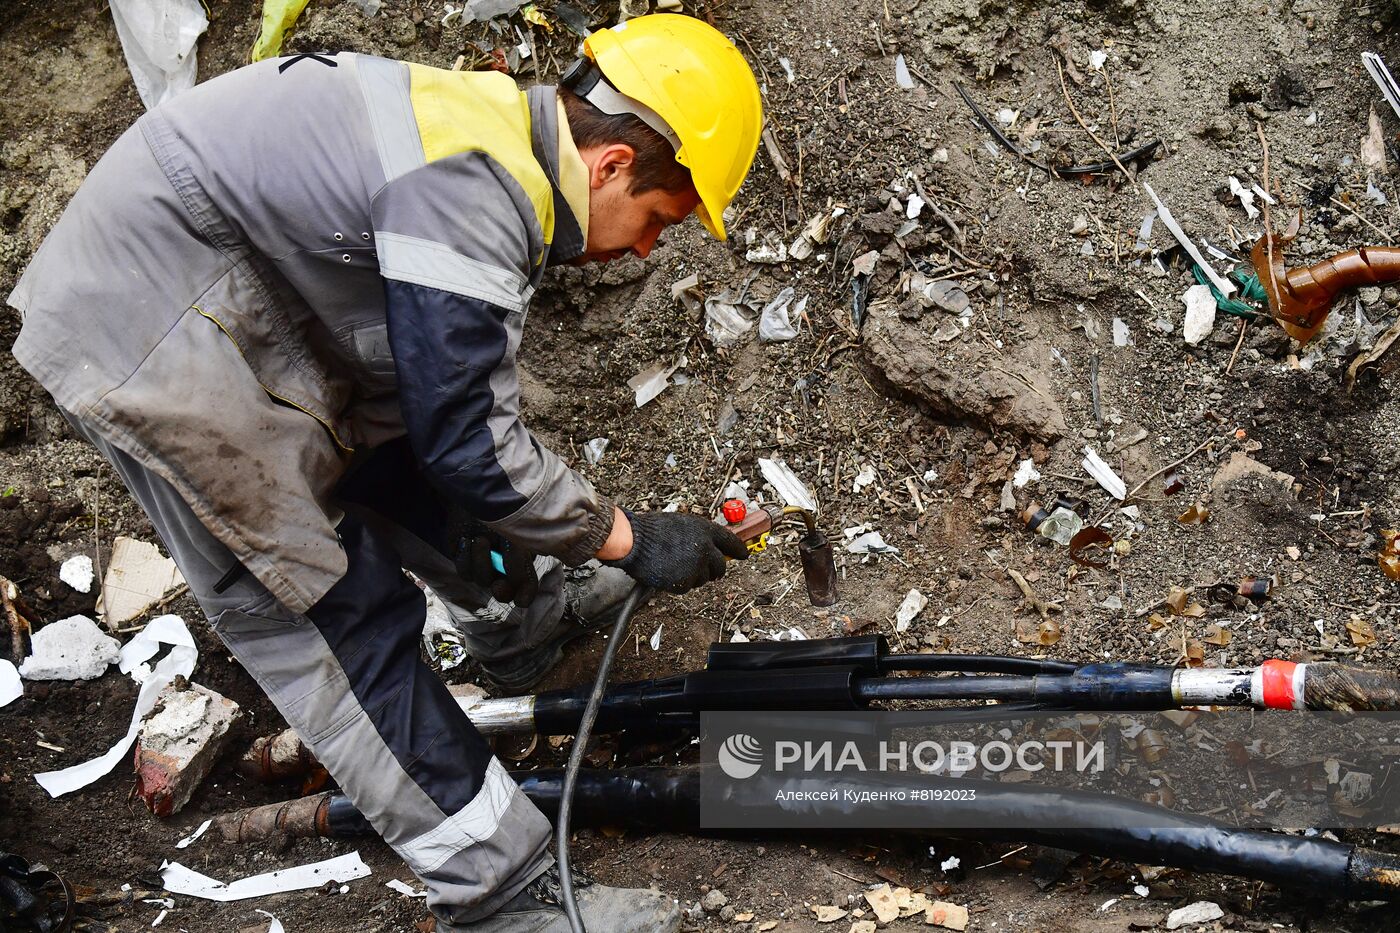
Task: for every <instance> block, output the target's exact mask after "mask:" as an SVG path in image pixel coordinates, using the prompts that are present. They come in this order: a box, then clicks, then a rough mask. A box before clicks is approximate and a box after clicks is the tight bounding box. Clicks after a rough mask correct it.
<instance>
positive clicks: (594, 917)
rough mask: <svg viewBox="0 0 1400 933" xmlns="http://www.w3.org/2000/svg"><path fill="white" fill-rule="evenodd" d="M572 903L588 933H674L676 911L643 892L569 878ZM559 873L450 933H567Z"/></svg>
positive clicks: (550, 872)
mask: <svg viewBox="0 0 1400 933" xmlns="http://www.w3.org/2000/svg"><path fill="white" fill-rule="evenodd" d="M574 897H575V898H576V899H577V901H578V912H579V917H580V918H581V919H582V920H583V925H584V926H585V927H587V928H588V930H589V933H675V931H676V930H678V929H680V925H681V910H680V907H679V906H678V905H677V904H676V903H675V901H674V900H672V899H671V898H669V897H667V896H666V895H665V894H662V893H660V892H658V891H651V890H648V889H645V888H610V887H608V886H606V885H601V884H598V883H597V882H596V881H593V880H591V879H589V878H588V877H586V876H584V875H583V874H581V873H580V872H577V871H576V872H574ZM563 899H564V898H563V892H562V890H561V889H560V886H559V867H558V866H557V865H555V866H551V867H550V868H549V870H548V871H546V872H545V873H544V874H542V875H540V876H539V877H538V878H536V879H535V880H534V881H531V882H530V883H529V884H527V885H526V886H525V888H524V890H522V891H521V892H520V893H519V894H517V895H515V897H513V898H511V899H510V900H509V901H507V902H506V904H505V906H504V907H502V908H501V909H500V910H498V911H496V912H495V913H494V914H492V915H491V916H489V917H484V918H482V919H481V920H478V921H476V922H475V923H468V924H455V925H453V926H451V927H447V928H446V929H448V930H450V931H452V933H569V918H568V917H567V916H565V914H564V908H563V907H561V906H560V904H561V903H562V901H563Z"/></svg>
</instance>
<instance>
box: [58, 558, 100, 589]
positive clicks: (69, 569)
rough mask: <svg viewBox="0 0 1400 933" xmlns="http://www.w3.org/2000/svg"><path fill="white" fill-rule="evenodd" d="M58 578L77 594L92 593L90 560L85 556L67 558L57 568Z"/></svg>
mask: <svg viewBox="0 0 1400 933" xmlns="http://www.w3.org/2000/svg"><path fill="white" fill-rule="evenodd" d="M58 578H59V579H60V580H62V581H63V582H64V583H67V584H68V585H69V586H71V587H72V588H73V589H75V590H77V591H78V592H79V593H90V592H92V558H91V557H88V556H87V555H86V554H78V555H75V556H73V557H70V558H68V559H67V560H65V561H64V562H63V566H62V567H59V568H58Z"/></svg>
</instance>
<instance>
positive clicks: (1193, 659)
mask: <svg viewBox="0 0 1400 933" xmlns="http://www.w3.org/2000/svg"><path fill="white" fill-rule="evenodd" d="M1205 663H1206V648H1205V645H1202V644H1201V643H1200V642H1198V641H1196V639H1194V638H1193V639H1191V640H1190V641H1188V642H1187V643H1186V666H1187V667H1202V666H1204V665H1205Z"/></svg>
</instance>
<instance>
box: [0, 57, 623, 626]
mask: <svg viewBox="0 0 1400 933" xmlns="http://www.w3.org/2000/svg"><path fill="white" fill-rule="evenodd" d="M561 114H562V107H560V106H559V104H558V101H557V98H556V96H555V94H554V91H553V89H552V88H546V87H538V88H532V89H530V90H529V91H527V92H524V93H522V92H521V91H519V90H518V89H517V88H516V86H515V84H514V82H513V81H512V80H511V79H510V78H508V77H506V76H504V75H499V74H495V73H472V72H466V73H464V72H448V71H441V70H438V69H433V68H427V67H423V66H419V65H408V64H404V63H400V62H394V61H389V60H386V59H378V58H371V57H367V56H359V55H351V54H341V55H334V56H323V55H316V56H312V55H300V56H291V57H288V58H282V59H275V60H270V61H266V62H261V63H258V64H256V65H250V66H248V67H246V68H241V69H239V70H237V71H234V72H231V73H229V74H227V75H224V76H221V77H219V78H216V79H213V80H211V81H209V82H207V83H205V84H202V85H199V86H197V87H195V88H194V89H192V90H191V91H189V92H186V93H185V94H183V95H181V96H180V97H178V98H176V99H174V100H173V101H171V102H169V103H168V104H166V105H164V106H162V107H159V108H157V109H156V110H153V111H151V112H150V113H148V114H147V115H145V116H144V117H142V118H141V120H139V121H138V122H137V124H136V125H135V126H134V127H132V129H130V130H128V132H127V133H126V134H125V135H124V136H123V137H122V138H121V139H120V140H119V141H118V142H117V143H116V144H115V145H114V146H113V147H112V149H111V150H110V151H109V152H108V154H107V155H105V156H104V157H103V159H102V160H101V161H99V162H98V164H97V165H96V166H95V167H94V169H93V171H92V173H91V174H90V176H89V178H88V180H87V181H85V182H84V184H83V186H82V188H81V189H80V190H79V192H78V193H77V195H75V196H74V198H73V201H72V202H71V203H70V205H69V207H68V209H67V210H66V211H65V213H64V215H63V217H62V218H61V219H60V221H59V223H58V224H57V225H56V226H55V228H54V230H53V231H52V232H51V233H50V235H49V237H48V238H47V239H46V240H45V242H44V244H43V246H42V247H41V248H40V250H39V252H38V253H37V254H36V256H35V258H34V261H33V262H32V263H31V264H30V267H29V268H28V270H26V272H25V274H24V276H23V277H22V278H21V280H20V282H19V284H18V285H17V286H16V288H15V290H14V292H13V293H12V294H11V296H10V303H11V304H12V305H13V306H15V307H16V308H18V309H19V310H20V312H21V314H22V315H23V319H24V323H23V328H22V330H21V333H20V337H19V340H18V341H17V342H16V344H15V349H14V352H15V356H16V357H17V358H18V359H19V361H20V363H21V364H22V365H24V367H25V368H26V369H27V370H29V372H30V373H32V374H33V375H34V376H35V378H37V379H38V380H39V381H40V382H41V383H42V384H43V385H44V386H45V388H47V389H48V390H49V391H50V392H51V393H52V394H53V395H54V397H55V399H56V400H57V401H58V403H59V404H60V405H62V406H63V407H64V408H66V409H68V410H69V411H72V412H73V413H74V414H76V415H78V416H79V417H80V418H83V419H84V420H86V421H87V422H89V423H91V424H93V425H94V426H95V427H96V428H97V429H98V430H100V431H101V432H102V433H103V434H104V435H105V436H107V437H109V438H110V439H111V440H112V441H113V443H115V444H117V445H118V446H120V447H121V448H123V449H124V450H127V451H128V452H129V453H131V454H132V455H133V456H135V457H137V458H138V459H139V460H141V461H142V462H143V463H144V464H146V465H147V466H148V467H150V468H151V469H153V470H155V471H156V472H158V473H160V474H161V475H162V476H164V477H166V478H167V479H169V480H170V481H171V482H172V483H173V484H174V485H175V486H176V488H177V489H179V490H180V492H181V494H182V496H184V497H185V499H186V501H187V502H189V503H190V505H191V507H192V508H193V509H194V511H195V513H196V514H197V515H199V516H200V518H201V520H202V521H203V522H204V523H205V524H206V526H207V527H209V529H210V530H211V531H212V532H213V533H214V534H215V535H216V536H217V537H219V538H220V540H222V541H223V542H224V543H225V544H226V545H228V547H229V548H230V549H231V550H232V551H233V552H234V553H235V554H236V555H237V556H238V557H239V559H240V560H241V561H242V562H243V563H244V564H245V566H247V567H248V569H249V570H250V571H252V572H253V573H254V574H255V575H256V576H257V577H258V578H259V580H261V581H262V582H263V583H264V585H266V586H267V587H268V588H269V589H270V590H271V591H272V592H273V593H274V594H276V595H277V597H278V598H279V599H280V600H281V601H282V602H283V603H284V604H286V605H287V606H288V607H290V608H292V609H294V610H297V611H304V610H305V609H306V608H307V607H308V606H310V605H312V604H313V603H315V602H316V600H317V599H319V598H320V596H321V595H322V594H324V593H325V591H326V590H327V589H329V588H330V586H331V585H332V584H333V583H334V582H335V581H336V580H337V579H339V577H340V576H341V575H342V574H343V573H344V570H345V558H344V554H343V553H342V552H341V551H340V546H339V543H338V541H337V539H336V535H335V524H336V522H337V521H338V518H339V515H338V513H337V512H336V510H335V507H334V506H333V504H332V503H331V492H332V490H333V488H334V486H335V483H336V481H337V480H338V479H339V478H340V476H341V475H342V474H343V472H344V470H345V468H346V466H347V464H348V462H349V459H350V457H351V455H352V453H353V452H354V451H356V450H357V449H363V448H369V447H373V446H375V445H377V444H378V443H381V442H383V441H384V440H387V439H390V438H393V437H397V436H400V435H402V434H404V433H405V432H406V433H407V434H408V436H409V439H410V442H411V444H412V446H413V449H414V451H415V452H416V453H417V455H418V456H419V458H420V459H421V460H422V461H423V463H424V465H425V466H426V467H427V469H428V472H429V475H430V476H432V477H433V480H434V481H435V482H436V483H437V484H439V485H440V486H441V488H442V489H443V490H445V491H446V492H447V493H448V494H449V495H450V496H451V497H452V498H453V499H454V500H456V501H458V502H461V503H462V504H463V505H464V506H465V507H466V508H467V509H468V511H470V512H472V513H473V514H475V515H477V516H478V517H480V518H481V519H482V520H484V521H485V522H487V523H488V524H489V525H491V526H492V527H494V528H496V529H497V530H499V531H500V532H501V533H503V534H505V535H506V536H507V537H509V538H511V539H512V540H514V541H515V542H517V543H519V544H521V545H522V546H524V547H527V548H529V549H531V550H534V551H537V552H540V553H545V554H552V555H555V556H557V557H560V558H562V559H564V560H565V561H567V562H569V563H580V562H582V561H583V560H586V559H587V558H588V557H591V556H592V555H593V553H594V552H596V551H597V549H598V548H599V547H601V546H602V543H603V541H604V540H605V539H606V537H607V535H608V532H609V531H610V530H611V525H612V505H611V503H610V502H609V501H608V500H606V499H605V498H603V497H601V496H600V495H598V494H597V493H596V492H595V491H594V490H593V488H592V487H591V485H590V484H589V483H588V482H587V481H586V480H585V479H584V478H583V477H581V476H579V475H578V474H577V473H575V472H574V471H573V470H571V469H569V468H568V467H567V466H566V465H564V464H563V463H562V461H560V459H559V458H558V457H557V456H555V455H554V454H553V453H552V452H551V451H549V450H548V449H547V448H545V447H544V446H543V445H541V444H540V443H539V442H538V441H536V440H535V439H534V438H533V437H532V436H531V435H530V433H529V431H528V430H527V429H526V428H525V427H524V425H523V424H522V423H521V421H520V410H519V409H520V391H519V386H518V383H517V377H516V369H515V357H516V353H517V351H518V349H519V344H520V337H521V332H522V328H523V324H524V318H525V313H526V309H527V306H528V304H529V301H530V297H531V295H532V294H533V292H534V290H535V288H536V287H537V286H538V284H539V281H540V278H541V276H542V275H543V272H544V269H545V266H546V263H547V262H553V261H561V260H565V259H569V258H572V257H574V256H576V255H578V254H579V253H581V252H582V251H583V248H584V241H585V236H584V232H583V231H584V229H586V224H587V185H586V180H581V176H580V166H581V165H582V163H581V160H579V157H578V154H577V151H576V150H575V149H574V147H573V144H572V142H571V141H570V140H569V138H568V133H567V128H564V130H563V131H562V132H561V126H560V121H561ZM561 176H563V180H562V181H561ZM584 177H586V176H584ZM566 192H567V193H566Z"/></svg>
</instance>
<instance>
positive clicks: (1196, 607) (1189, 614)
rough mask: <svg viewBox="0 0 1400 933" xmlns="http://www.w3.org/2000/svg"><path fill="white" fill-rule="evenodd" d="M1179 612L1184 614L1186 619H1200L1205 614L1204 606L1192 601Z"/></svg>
mask: <svg viewBox="0 0 1400 933" xmlns="http://www.w3.org/2000/svg"><path fill="white" fill-rule="evenodd" d="M1181 614H1182V615H1184V616H1186V618H1188V619H1200V618H1203V617H1204V616H1205V614H1206V607H1205V606H1202V605H1201V604H1200V603H1192V604H1191V605H1189V606H1187V607H1186V608H1185V609H1183V610H1181Z"/></svg>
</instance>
